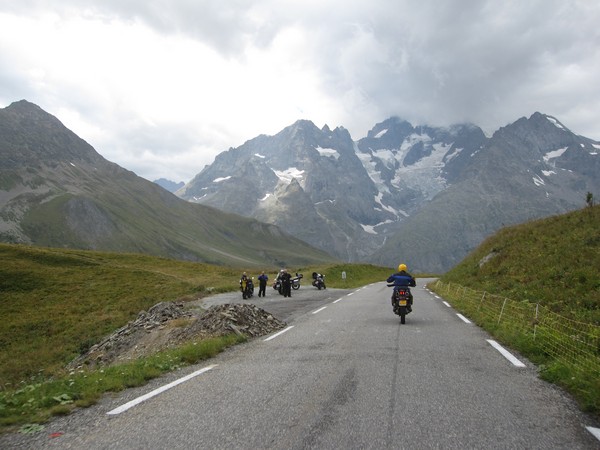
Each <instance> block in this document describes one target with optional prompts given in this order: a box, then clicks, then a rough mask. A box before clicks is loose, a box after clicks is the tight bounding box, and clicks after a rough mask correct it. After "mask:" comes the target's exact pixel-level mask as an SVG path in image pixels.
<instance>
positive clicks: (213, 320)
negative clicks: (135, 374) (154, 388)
mask: <svg viewBox="0 0 600 450" xmlns="http://www.w3.org/2000/svg"><path fill="white" fill-rule="evenodd" d="M285 326H286V324H285V322H282V321H280V320H278V319H276V318H275V317H273V316H272V315H271V314H269V313H268V312H266V311H265V310H263V309H261V308H259V307H257V306H255V305H252V304H224V305H215V306H211V307H210V308H209V309H208V310H206V311H205V312H203V313H195V312H191V311H188V310H186V309H185V308H184V305H183V304H182V303H173V302H162V303H158V304H156V305H154V306H153V307H152V308H150V309H149V310H148V311H141V312H140V313H139V314H138V316H137V318H136V319H135V320H133V321H131V322H129V323H128V324H127V325H125V326H124V327H121V328H119V329H118V330H116V331H115V332H114V333H112V334H111V335H110V336H108V337H106V338H105V339H103V340H102V341H101V342H99V343H98V344H95V345H94V346H92V347H91V348H90V349H89V350H88V351H87V352H86V353H84V354H82V355H80V356H79V357H77V358H75V359H74V360H73V361H72V362H71V363H70V364H69V365H68V367H67V368H68V369H69V370H73V369H76V368H81V367H90V368H94V367H98V366H107V365H110V364H114V363H118V362H126V361H129V360H133V359H136V358H138V357H140V356H146V355H149V354H152V353H155V352H157V351H159V350H164V349H166V348H172V347H176V346H178V345H180V344H182V343H184V342H189V341H191V340H193V339H202V338H207V337H212V336H221V335H224V334H229V333H232V332H234V333H237V334H243V335H245V336H247V337H249V338H255V337H259V336H264V335H266V334H270V333H272V332H274V331H277V330H280V329H282V328H284V327H285Z"/></svg>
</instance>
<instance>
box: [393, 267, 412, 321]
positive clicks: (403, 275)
mask: <svg viewBox="0 0 600 450" xmlns="http://www.w3.org/2000/svg"><path fill="white" fill-rule="evenodd" d="M387 282H388V283H394V294H395V292H396V290H397V289H398V288H400V287H406V288H408V287H414V286H416V285H417V283H416V281H415V279H414V278H413V276H412V275H411V274H410V273H408V272H407V271H406V264H400V265H399V266H398V272H396V273H394V274H392V275H390V276H389V278H388V279H387ZM408 292H409V294H408V307H407V309H408V312H411V311H412V304H413V296H412V293H411V292H410V289H409V290H408ZM394 294H392V303H393V302H394Z"/></svg>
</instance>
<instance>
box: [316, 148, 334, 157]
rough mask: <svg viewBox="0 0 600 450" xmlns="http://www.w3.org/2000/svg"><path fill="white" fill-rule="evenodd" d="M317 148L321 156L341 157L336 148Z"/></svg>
mask: <svg viewBox="0 0 600 450" xmlns="http://www.w3.org/2000/svg"><path fill="white" fill-rule="evenodd" d="M315 150H317V151H318V152H319V155H321V156H333V157H334V158H335V159H338V158H339V157H340V154H339V153H338V151H337V150H336V149H334V148H323V147H317V148H316V149H315Z"/></svg>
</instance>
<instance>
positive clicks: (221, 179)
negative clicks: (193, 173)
mask: <svg viewBox="0 0 600 450" xmlns="http://www.w3.org/2000/svg"><path fill="white" fill-rule="evenodd" d="M230 178H231V175H229V176H228V177H221V178H215V179H214V180H213V183H220V182H221V181H226V180H229V179H230Z"/></svg>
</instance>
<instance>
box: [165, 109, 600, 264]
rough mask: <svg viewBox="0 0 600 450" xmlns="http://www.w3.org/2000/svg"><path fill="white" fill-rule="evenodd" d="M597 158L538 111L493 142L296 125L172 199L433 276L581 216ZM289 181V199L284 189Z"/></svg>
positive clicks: (391, 122)
mask: <svg viewBox="0 0 600 450" xmlns="http://www.w3.org/2000/svg"><path fill="white" fill-rule="evenodd" d="M598 148H600V144H599V143H598V142H596V141H593V140H591V139H588V138H585V137H582V136H578V135H575V134H574V133H572V132H571V131H570V130H569V129H568V128H567V127H565V126H564V125H563V124H562V123H561V122H560V121H559V120H558V119H556V118H554V117H552V116H549V115H545V114H542V113H539V112H536V113H534V114H532V115H531V116H530V117H529V118H526V117H522V118H520V119H518V120H517V121H515V122H514V123H512V124H509V125H507V126H505V127H502V128H500V129H499V130H497V131H496V132H494V133H493V135H492V136H491V137H487V136H486V135H485V134H484V133H483V131H482V130H481V129H480V128H479V127H478V126H476V125H474V124H470V123H469V124H456V125H452V126H450V127H439V128H435V127H429V126H426V125H423V126H413V125H411V124H410V123H409V122H407V121H405V120H403V119H400V118H397V117H392V118H389V119H386V120H385V121H383V122H380V123H378V124H376V125H375V126H374V127H373V128H372V129H371V130H369V132H368V133H367V136H366V137H365V138H361V139H359V140H357V141H353V140H352V138H351V137H350V135H349V133H348V132H347V130H345V129H343V128H341V127H338V128H336V129H335V130H334V131H331V129H330V128H329V127H327V126H326V127H323V128H322V129H319V128H318V127H316V126H315V125H314V124H313V123H312V122H310V121H306V120H301V121H297V122H295V123H294V124H292V125H290V126H288V127H286V128H284V130H282V131H281V132H280V133H277V134H276V135H274V136H265V135H261V136H259V137H257V138H255V139H252V140H249V141H247V142H246V143H244V144H243V145H241V146H240V147H237V148H232V149H230V150H228V151H227V152H223V153H222V154H220V155H218V156H217V158H215V162H214V163H213V164H211V165H209V166H206V167H205V168H204V169H203V170H202V171H201V172H199V173H198V174H197V175H196V176H195V177H194V178H193V179H192V180H191V181H190V182H189V183H188V184H186V186H184V187H183V188H182V189H180V190H179V191H177V192H176V194H177V195H179V196H180V197H182V198H184V199H186V200H188V201H193V202H198V203H202V204H209V205H213V206H216V207H219V208H221V209H223V210H227V211H236V212H239V213H240V214H243V215H247V216H249V217H255V218H260V220H263V221H265V222H269V223H275V224H278V225H279V226H282V227H283V228H285V229H288V230H290V231H291V232H293V234H294V235H297V236H298V237H300V238H301V239H303V240H305V241H307V242H311V241H316V242H318V244H319V246H320V247H321V248H324V249H326V250H327V251H329V252H330V253H331V254H333V255H335V256H337V257H339V258H342V259H344V260H348V261H355V260H361V261H366V262H373V263H377V264H384V265H392V266H395V265H396V264H397V262H398V259H405V260H407V261H410V262H411V265H412V266H413V267H415V268H416V269H418V270H422V271H436V272H443V271H445V270H447V269H448V268H450V267H452V265H453V264H456V263H457V262H458V261H460V259H461V258H462V257H464V256H465V255H466V254H467V253H468V251H470V250H471V249H472V248H474V246H475V245H477V244H478V243H479V242H481V241H482V240H483V239H484V238H485V237H486V236H488V235H489V234H491V233H493V232H495V231H496V230H498V229H499V228H500V227H502V226H503V225H505V224H506V225H508V224H515V223H519V222H521V221H527V220H530V219H536V218H540V217H544V216H547V215H552V214H556V213H562V212H566V211H568V210H571V209H576V208H577V207H580V206H581V205H582V204H583V202H584V199H585V195H586V192H587V191H592V192H597V191H598V190H599V189H600V185H599V182H598V181H597V180H598V179H599V178H600V166H599V161H600V159H599V158H598V157H597V149H598ZM582 149H583V150H582ZM225 154H226V156H225ZM225 161H226V164H224V162H225ZM232 168H233V170H232ZM236 170H239V171H238V172H236ZM292 179H296V181H298V185H299V187H300V189H301V190H302V192H300V191H299V190H298V189H296V196H295V197H294V196H293V195H292V193H291V192H289V191H286V190H284V189H282V186H284V185H289V184H290V183H291V180H292ZM284 192H285V196H284V195H283V193H284ZM307 198H308V199H310V201H309V202H307ZM309 203H310V204H309ZM300 204H302V205H303V209H302V211H301V214H298V211H297V210H296V209H295V208H294V205H300ZM291 217H293V219H291ZM440 219H442V220H440ZM417 243H418V244H417Z"/></svg>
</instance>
